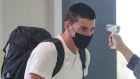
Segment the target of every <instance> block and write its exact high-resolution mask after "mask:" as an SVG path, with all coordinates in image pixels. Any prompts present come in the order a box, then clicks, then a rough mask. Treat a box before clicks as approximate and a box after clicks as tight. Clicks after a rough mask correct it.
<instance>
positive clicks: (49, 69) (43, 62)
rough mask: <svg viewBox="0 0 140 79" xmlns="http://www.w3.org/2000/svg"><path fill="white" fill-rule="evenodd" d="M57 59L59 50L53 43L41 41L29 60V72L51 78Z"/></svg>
mask: <svg viewBox="0 0 140 79" xmlns="http://www.w3.org/2000/svg"><path fill="white" fill-rule="evenodd" d="M56 61H57V51H56V48H55V46H54V44H53V43H51V42H43V43H40V44H39V45H38V46H37V47H36V48H35V49H34V50H33V52H32V54H31V56H30V58H29V60H28V65H27V67H28V69H29V70H28V74H29V73H34V74H37V75H39V76H41V77H43V78H45V79H51V77H52V73H53V70H54V67H55V65H56Z"/></svg>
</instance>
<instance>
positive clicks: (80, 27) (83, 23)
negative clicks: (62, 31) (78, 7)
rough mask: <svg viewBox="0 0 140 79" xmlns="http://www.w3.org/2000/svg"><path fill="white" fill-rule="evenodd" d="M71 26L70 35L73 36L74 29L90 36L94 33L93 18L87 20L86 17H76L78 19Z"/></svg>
mask: <svg viewBox="0 0 140 79" xmlns="http://www.w3.org/2000/svg"><path fill="white" fill-rule="evenodd" d="M72 27H73V28H72ZM72 27H70V28H71V29H70V31H71V35H72V37H74V36H75V31H76V32H77V33H79V34H82V35H86V36H91V35H92V34H93V33H94V28H95V19H94V20H89V19H87V18H81V17H78V21H77V22H75V23H74V24H73V25H72ZM74 30H75V31H74Z"/></svg>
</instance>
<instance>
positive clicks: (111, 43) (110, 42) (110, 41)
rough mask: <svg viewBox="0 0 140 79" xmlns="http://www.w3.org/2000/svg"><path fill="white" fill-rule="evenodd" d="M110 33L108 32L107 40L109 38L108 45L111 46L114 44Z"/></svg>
mask: <svg viewBox="0 0 140 79" xmlns="http://www.w3.org/2000/svg"><path fill="white" fill-rule="evenodd" d="M112 38H113V37H112V35H111V34H110V36H109V38H108V40H109V47H112V46H113V45H114V43H113V41H112Z"/></svg>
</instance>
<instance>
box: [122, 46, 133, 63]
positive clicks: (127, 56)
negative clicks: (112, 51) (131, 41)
mask: <svg viewBox="0 0 140 79" xmlns="http://www.w3.org/2000/svg"><path fill="white" fill-rule="evenodd" d="M120 52H121V53H122V54H123V56H124V57H125V59H126V60H127V62H129V60H130V58H131V57H132V56H133V55H134V53H133V52H132V51H131V50H130V49H129V48H128V47H126V46H123V47H122V48H121V50H120Z"/></svg>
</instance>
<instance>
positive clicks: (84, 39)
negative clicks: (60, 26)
mask: <svg viewBox="0 0 140 79" xmlns="http://www.w3.org/2000/svg"><path fill="white" fill-rule="evenodd" d="M73 30H74V29H73ZM74 31H75V30H74ZM92 36H93V34H92V35H91V36H86V35H82V34H79V33H77V32H76V31H75V37H72V39H73V41H74V43H75V45H76V47H77V48H79V49H85V48H86V47H87V46H88V45H89V43H90V41H91V39H92Z"/></svg>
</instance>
